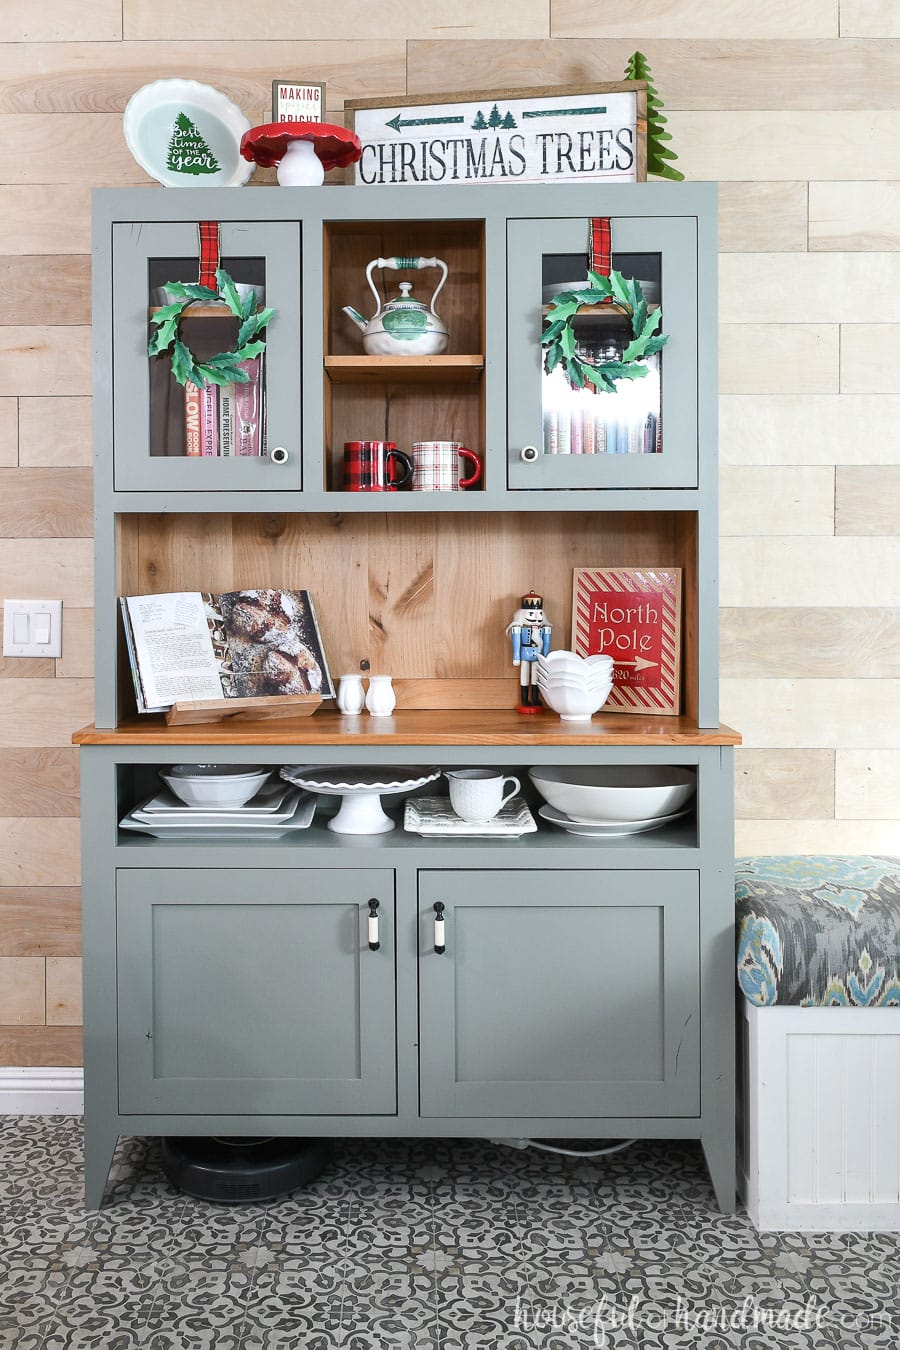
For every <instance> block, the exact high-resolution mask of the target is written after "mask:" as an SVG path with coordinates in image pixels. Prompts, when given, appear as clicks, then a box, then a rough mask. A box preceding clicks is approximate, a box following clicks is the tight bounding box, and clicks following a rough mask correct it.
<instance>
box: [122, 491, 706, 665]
mask: <svg viewBox="0 0 900 1350" xmlns="http://www.w3.org/2000/svg"><path fill="white" fill-rule="evenodd" d="M678 519H679V517H678V515H677V514H676V513H667V512H660V513H657V514H656V515H654V516H645V515H640V514H631V513H625V512H620V513H610V514H608V515H604V516H602V517H599V518H598V517H597V516H595V515H593V514H591V513H588V512H583V513H582V512H560V513H552V512H542V513H536V514H529V513H527V512H511V513H508V514H503V515H500V514H497V515H495V514H493V513H480V512H477V513H476V512H473V513H472V514H471V515H464V514H453V515H450V514H436V513H430V512H428V513H423V514H415V515H413V514H399V515H391V514H390V512H389V511H384V512H373V513H372V514H371V515H366V516H352V517H347V516H341V515H303V516H299V515H233V516H230V517H227V518H226V520H225V521H224V522H223V521H222V520H216V521H215V522H213V521H212V518H210V517H207V516H202V515H191V514H184V515H181V514H178V515H175V514H173V515H134V516H122V517H120V518H119V538H120V559H121V568H120V582H121V584H123V585H125V586H126V590H125V591H124V592H123V593H124V594H130V595H135V594H164V593H165V592H168V591H177V590H200V591H206V590H209V591H213V592H218V591H223V590H225V591H227V590H239V589H242V588H246V587H254V586H271V587H278V586H284V587H287V588H289V589H305V590H309V591H310V592H311V593H312V596H313V600H314V603H315V606H316V612H317V615H318V619H319V626H320V630H321V633H322V638H323V642H324V644H325V650H326V654H327V657H328V662H329V665H330V666H331V668H332V672H333V673H334V674H339V673H340V672H341V671H353V670H359V669H360V668H370V669H371V670H373V671H375V672H379V671H380V672H382V673H387V674H393V675H396V676H398V677H403V678H406V679H424V680H428V679H434V678H439V679H451V680H471V679H497V678H502V677H504V676H508V675H509V673H510V671H511V669H512V667H511V649H510V644H509V640H508V639H507V637H506V632H505V630H506V626H507V624H508V623H509V621H510V619H511V618H512V615H513V612H514V610H515V609H516V608H517V607H518V605H519V601H520V598H521V596H522V594H523V593H524V592H525V591H526V590H528V589H529V587H532V586H536V587H537V588H538V589H539V590H540V591H541V593H542V594H543V596H544V600H545V607H546V610H547V613H548V615H549V616H550V620H551V622H552V623H553V625H554V637H553V645H554V646H555V647H569V646H570V644H571V629H570V616H571V609H572V573H573V571H574V569H575V568H576V567H590V566H610V565H617V566H621V567H640V566H644V567H652V566H685V567H693V566H694V564H693V563H692V561H691V558H692V554H691V547H692V545H691V540H692V539H693V533H692V531H693V525H692V524H690V523H689V524H687V525H685V524H684V522H682V524H681V525H678V524H677V522H678ZM692 520H693V517H692V518H691V521H692ZM693 576H694V573H693V572H690V573H689V575H688V578H687V579H686V586H687V587H688V588H690V586H691V585H692V579H693ZM690 642H691V644H692V645H693V644H694V643H695V638H694V636H693V634H692V636H691V638H690ZM686 645H687V644H686ZM365 662H368V667H364V666H363V663H365ZM686 668H687V669H689V670H690V671H691V672H692V673H691V676H690V678H691V680H692V681H695V680H696V660H695V658H692V660H691V662H690V663H689V664H688V666H687V667H686ZM123 678H124V679H126V680H128V679H129V677H128V675H127V672H125V673H124V675H123Z"/></svg>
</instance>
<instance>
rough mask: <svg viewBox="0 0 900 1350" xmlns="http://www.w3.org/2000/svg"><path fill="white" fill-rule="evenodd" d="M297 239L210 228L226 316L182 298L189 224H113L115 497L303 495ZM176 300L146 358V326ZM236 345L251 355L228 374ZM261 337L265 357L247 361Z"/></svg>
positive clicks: (192, 250) (246, 226)
mask: <svg viewBox="0 0 900 1350" xmlns="http://www.w3.org/2000/svg"><path fill="white" fill-rule="evenodd" d="M300 229H301V227H300V224H299V223H298V222H295V221H283V222H275V223H273V222H269V221H254V222H246V223H240V222H237V223H235V222H223V223H222V224H221V225H220V227H219V249H220V265H221V267H222V269H223V270H224V271H225V272H226V273H227V274H228V276H229V277H230V278H231V280H232V281H233V282H234V290H233V291H230V298H231V307H230V308H229V305H228V303H226V302H225V301H222V300H215V299H210V298H209V297H200V298H193V297H191V296H190V294H189V293H188V294H187V295H186V294H185V292H184V291H183V290H182V289H181V288H180V286H179V284H178V283H181V284H182V285H183V284H187V285H189V286H190V285H196V284H197V283H198V277H199V254H200V248H199V241H198V226H197V224H196V223H194V222H169V221H166V222H162V221H156V222H152V223H147V222H145V223H135V224H118V223H117V224H114V225H113V228H112V243H113V277H112V280H113V297H114V299H113V333H112V350H113V353H114V355H115V371H114V376H113V379H114V393H113V464H114V488H115V490H116V491H117V492H158V491H171V492H177V493H185V492H188V493H189V492H246V491H258V492H259V491H269V492H282V491H296V490H298V489H300V488H301V487H302V472H301V465H302V454H301V450H302V447H301V445H300V426H301V335H300V272H301V239H300ZM185 299H188V300H189V301H190V303H189V304H188V305H187V307H186V308H185V309H184V310H183V312H182V314H181V315H180V316H177V317H178V324H177V331H174V330H173V329H172V328H171V327H170V332H169V334H168V336H170V338H171V340H170V341H169V342H168V343H167V344H166V349H165V350H163V351H162V352H160V353H159V354H156V355H150V353H149V351H148V347H149V344H150V343H151V341H152V339H153V337H154V335H155V334H156V332H157V331H158V329H159V326H160V325H159V323H158V322H154V319H155V318H156V316H157V315H159V314H160V310H161V309H163V308H165V307H167V306H171V305H173V304H178V303H180V302H182V301H183V300H185ZM267 305H270V306H271V307H272V309H273V310H274V314H273V316H272V317H271V319H270V321H269V323H268V325H267V326H266V327H265V328H264V329H263V330H262V331H260V332H253V331H252V330H253V329H254V328H255V327H256V326H257V325H256V323H255V322H254V316H259V315H261V314H262V311H263V309H264V308H265V307H266V306H267ZM238 309H240V310H241V314H240V315H238V314H237V313H236V311H237V310H238ZM248 320H250V322H249V323H248ZM239 335H240V341H241V347H240V350H242V351H246V352H248V353H250V354H249V355H247V356H246V359H243V360H239V359H238V357H236V358H235V360H234V362H233V363H231V364H230V363H229V357H230V355H231V354H233V353H235V352H236V351H237V350H238V342H239ZM261 339H262V340H263V341H264V350H263V351H262V352H257V351H256V350H255V349H256V348H257V347H259V346H260V345H261V343H260V340H261ZM176 340H177V344H178V352H180V356H179V354H178V352H176ZM184 353H187V357H186V358H185V355H184ZM173 356H174V358H175V359H174V366H175V369H174V370H173ZM185 359H186V360H187V361H188V362H192V363H193V364H194V370H195V371H196V367H197V366H198V365H202V364H203V363H210V362H211V363H212V368H214V369H217V370H218V375H219V380H218V381H213V380H211V379H209V380H204V379H202V378H201V379H199V380H197V381H194V380H191V379H190V378H186V379H185V378H184V376H185V368H184V362H185ZM179 360H181V363H182V364H181V369H180V373H181V375H182V380H181V381H180V380H179V379H178V378H177V377H176V374H177V372H178V368H179V364H178V363H179ZM230 375H233V376H234V377H233V378H225V379H224V381H223V379H222V377H223V376H230ZM241 376H243V377H245V378H241Z"/></svg>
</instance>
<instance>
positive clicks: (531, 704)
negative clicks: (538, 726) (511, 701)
mask: <svg viewBox="0 0 900 1350" xmlns="http://www.w3.org/2000/svg"><path fill="white" fill-rule="evenodd" d="M552 632H553V627H552V625H551V624H550V623H549V622H548V620H547V616H546V615H545V614H544V601H543V597H542V596H540V595H538V594H537V593H536V592H535V591H529V592H528V594H527V595H523V596H522V607H521V609H517V610H516V612H515V614H514V615H513V616H512V620H511V621H510V623H509V625H508V626H507V629H506V636H507V637H509V638H512V657H513V665H514V666H518V667H519V712H521V713H535V712H540V711H541V707H542V704H541V695H540V691H539V690H538V687H537V659H538V657H539V656H546V655H547V653H548V652H549V650H550V635H551V633H552Z"/></svg>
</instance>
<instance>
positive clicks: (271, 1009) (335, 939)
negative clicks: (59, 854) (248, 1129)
mask: <svg viewBox="0 0 900 1350" xmlns="http://www.w3.org/2000/svg"><path fill="white" fill-rule="evenodd" d="M371 899H377V901H378V910H377V914H378V920H379V924H378V927H379V933H378V937H379V939H380V946H379V948H378V950H376V951H372V950H370V947H369V941H368V919H369V909H370V906H369V902H370V900H371ZM116 945H117V978H118V1063H119V1109H120V1111H122V1112H123V1113H127V1112H176V1113H179V1114H207V1113H213V1112H217V1113H221V1112H235V1113H241V1114H244V1113H251V1114H253V1113H255V1114H274V1113H281V1112H288V1113H290V1114H299V1115H324V1114H354V1115H356V1114H366V1115H368V1114H381V1115H393V1114H395V1113H396V1110H397V1090H396V1067H395V1065H396V1056H395V1041H396V1036H395V1020H394V1019H395V1012H394V987H395V982H394V963H395V943H394V874H393V872H392V871H387V870H382V871H378V870H369V869H366V870H364V871H354V870H350V869H347V870H343V871H342V870H334V871H330V870H329V871H325V870H321V871H317V870H306V869H303V868H299V867H298V868H296V869H293V868H292V869H278V870H269V871H266V870H261V871H249V870H246V871H242V870H240V869H237V870H235V869H231V868H221V869H213V870H205V869H203V870H200V869H198V870H192V869H162V868H160V869H156V868H154V869H147V870H142V869H128V870H122V871H120V872H119V873H118V876H117V893H116Z"/></svg>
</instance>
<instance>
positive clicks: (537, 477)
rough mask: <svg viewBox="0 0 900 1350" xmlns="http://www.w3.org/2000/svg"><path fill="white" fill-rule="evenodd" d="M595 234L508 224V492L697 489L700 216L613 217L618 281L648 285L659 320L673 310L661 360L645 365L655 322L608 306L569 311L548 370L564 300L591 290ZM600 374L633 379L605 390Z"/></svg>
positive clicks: (562, 223) (539, 223)
mask: <svg viewBox="0 0 900 1350" xmlns="http://www.w3.org/2000/svg"><path fill="white" fill-rule="evenodd" d="M607 200H608V199H607ZM590 226H591V222H590V220H588V219H585V218H584V217H566V218H545V219H537V220H535V219H531V220H529V219H512V220H510V221H509V222H508V226H507V245H508V253H507V297H508V298H507V305H508V314H507V317H508V329H507V333H508V381H509V385H508V402H507V411H508V433H509V435H508V444H509V460H508V478H507V481H508V485H509V487H510V488H512V489H532V490H535V489H554V488H561V489H579V488H695V487H696V486H697V484H698V379H697V371H698V355H697V349H698V319H697V273H698V267H697V221H696V218H695V217H693V216H689V215H685V216H671V217H669V216H635V215H621V216H613V217H612V218H611V220H610V234H611V249H612V258H611V267H612V272H614V273H618V274H620V276H621V277H622V278H624V279H625V281H626V283H628V282H630V281H632V280H634V281H637V282H638V283H639V286H638V287H637V288H634V287H631V288H630V293H631V295H632V297H634V296H635V295H636V296H637V298H638V302H639V306H640V301H641V300H643V301H644V302H645V303H646V313H647V315H648V316H649V317H651V319H652V316H654V315H657V314H659V311H660V309H661V318H660V319H658V320H657V322H656V324H655V326H654V324H653V323H652V322H651V324H650V325H649V328H650V329H651V330H654V331H655V334H658V335H665V337H666V342H665V345H664V346H662V347H661V348H660V350H659V351H653V350H652V346H656V343H653V344H651V350H650V351H649V352H648V354H647V355H646V356H644V357H637V359H635V338H636V337H637V336H639V335H640V332H641V331H642V330H644V318H643V313H639V314H638V317H637V320H635V317H634V314H633V310H632V307H630V306H628V305H622V304H617V303H614V302H612V303H611V302H608V301H600V302H598V303H587V304H584V305H583V306H580V307H579V308H578V309H577V310H576V311H575V312H574V313H572V314H571V316H569V315H568V314H566V321H565V323H564V324H563V325H562V327H563V328H564V330H565V331H564V332H563V333H562V335H561V341H560V342H559V343H558V350H557V351H556V352H555V353H553V355H552V356H551V359H550V360H549V361H548V360H547V350H546V347H545V346H544V345H542V342H541V338H542V336H544V335H547V334H548V327H549V324H550V323H551V322H552V321H553V318H554V317H555V315H554V298H555V297H556V296H558V295H560V294H561V293H567V292H569V293H570V292H578V291H585V290H587V289H588V288H589V283H588V280H587V274H588V268H589V266H590V264H591V256H590ZM625 290H626V292H627V291H628V290H629V287H628V286H627V285H626V287H625ZM563 303H564V304H565V301H564V302H563ZM571 305H572V302H571V301H569V302H568V306H569V308H571ZM629 348H631V350H629ZM567 357H568V358H572V357H574V358H575V360H574V361H571V360H570V361H568V362H567ZM548 366H550V367H552V368H551V369H550V371H549V373H548V369H547V368H548ZM592 367H594V368H599V369H600V370H601V371H602V370H604V368H605V369H606V371H607V372H608V373H609V374H610V375H614V374H615V373H616V371H617V370H618V371H619V372H621V371H622V369H623V367H624V368H625V369H626V371H627V373H626V374H625V375H620V377H619V378H615V379H612V387H611V388H607V389H603V388H602V387H600V382H599V381H598V383H592V382H591V379H590V372H591V368H592ZM582 380H583V381H584V382H583V383H581V381H582Z"/></svg>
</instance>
